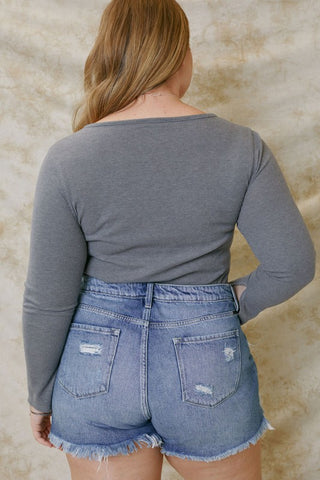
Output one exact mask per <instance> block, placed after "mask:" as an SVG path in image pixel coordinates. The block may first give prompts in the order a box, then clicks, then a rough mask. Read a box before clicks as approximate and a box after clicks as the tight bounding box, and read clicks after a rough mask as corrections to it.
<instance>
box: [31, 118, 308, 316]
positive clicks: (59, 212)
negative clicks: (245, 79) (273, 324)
mask: <svg viewBox="0 0 320 480" xmlns="http://www.w3.org/2000/svg"><path fill="white" fill-rule="evenodd" d="M66 206H68V207H69V208H66ZM34 209H35V210H34V212H35V213H34V225H33V228H32V230H33V236H34V238H38V239H40V240H39V243H37V244H36V243H32V245H35V249H36V251H34V252H32V251H31V258H30V271H29V275H28V279H27V282H26V292H25V296H26V305H27V306H28V305H29V306H31V305H39V304H41V303H42V304H43V306H44V307H46V308H48V306H49V305H50V304H51V303H52V305H55V308H57V305H56V299H57V298H59V299H60V301H62V303H61V304H60V308H61V309H66V308H67V306H68V305H70V304H71V305H72V304H74V303H75V302H76V297H77V293H78V289H79V284H80V281H81V276H82V272H83V269H84V272H85V273H87V274H88V275H91V276H95V277H97V278H100V279H102V280H104V281H106V282H110V283H116V282H148V281H149V282H163V283H176V284H209V283H226V282H228V273H229V262H230V245H231V242H232V238H233V232H234V227H235V225H236V224H238V227H239V229H240V231H241V232H242V233H243V235H244V236H245V237H246V239H247V241H248V242H249V244H250V246H251V248H252V249H253V251H254V253H255V255H256V256H257V258H258V260H259V261H260V262H261V265H260V266H259V267H258V269H257V270H256V271H255V272H253V273H251V275H250V276H248V277H244V278H242V279H238V280H237V281H236V283H242V284H245V285H247V289H246V291H245V293H244V294H243V295H242V297H241V300H242V304H241V312H240V315H241V319H242V322H245V321H247V320H248V319H250V318H252V317H254V316H255V315H257V314H258V313H259V312H260V311H261V310H262V309H264V308H266V307H268V306H271V305H274V304H277V303H279V302H281V301H283V300H285V299H286V298H289V297H290V296H291V295H292V294H293V293H295V291H297V290H298V289H299V288H301V284H303V283H305V282H307V281H308V280H309V278H310V277H311V276H312V275H313V268H314V267H313V245H312V242H311V240H310V236H309V233H308V232H307V230H306V227H305V225H304V222H303V220H302V218H301V215H300V213H299V211H298V209H297V207H296V206H295V204H294V202H293V200H292V198H291V195H290V193H289V190H288V187H287V185H286V184H285V181H284V179H283V177H282V173H281V171H280V169H279V167H278V164H277V162H276V160H275V159H274V157H273V155H272V153H271V151H270V150H269V148H268V147H267V146H266V145H265V143H264V142H263V141H262V140H261V138H260V136H259V135H258V134H257V133H256V132H254V131H252V130H251V129H249V128H247V127H244V126H240V125H237V124H234V123H232V122H229V121H227V120H224V119H222V118H220V117H218V116H216V115H215V114H213V113H207V114H196V115H186V116H180V117H167V118H165V117H162V118H160V117H158V118H156V117H154V118H139V119H135V120H121V121H106V122H100V123H99V122H98V123H92V124H88V125H87V126H85V127H84V128H83V129H82V130H80V131H79V132H76V133H74V134H72V135H70V136H68V137H65V138H63V139H61V140H60V141H58V142H56V144H54V145H53V146H52V147H51V148H50V150H49V152H48V154H47V156H46V158H45V160H44V162H43V165H42V168H41V171H40V174H39V180H38V187H37V193H36V196H35V205H34ZM45 239H49V241H50V256H49V257H48V255H47V252H48V248H49V247H48V245H47V242H46V241H45ZM59 239H60V241H59ZM66 240H67V241H66ZM42 250H43V251H42ZM62 252H63V254H62ZM301 252H303V254H302V253H301ZM59 258H61V259H63V261H61V262H59ZM79 260H80V261H79ZM58 267H59V268H58ZM48 268H49V270H52V271H55V277H54V278H53V280H54V283H55V284H56V286H57V288H58V289H59V291H62V290H63V291H64V292H69V295H68V296H67V298H63V299H62V298H61V296H59V295H58V292H57V291H55V289H54V288H52V285H50V288H48V287H49V285H47V282H46V281H45V280H44V278H42V275H41V272H43V271H44V270H45V269H48ZM51 281H52V278H51V279H50V282H51ZM64 287H66V288H64ZM34 292H36V294H34ZM33 295H35V297H36V298H34V296H33ZM51 296H52V301H50V298H49V297H51ZM31 313H32V314H33V317H34V316H36V315H37V312H36V311H32V312H31V311H30V314H31Z"/></svg>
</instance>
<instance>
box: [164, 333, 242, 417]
mask: <svg viewBox="0 0 320 480" xmlns="http://www.w3.org/2000/svg"><path fill="white" fill-rule="evenodd" d="M231 333H232V334H231ZM231 337H235V338H236V341H237V349H238V350H239V360H238V366H237V373H236V380H235V385H234V388H233V390H232V391H231V392H230V393H229V394H228V395H226V396H224V397H223V398H222V399H221V400H219V401H218V402H216V403H213V404H204V403H200V402H195V401H192V400H190V399H188V398H187V381H186V375H185V366H184V363H183V361H182V358H181V356H180V353H179V351H178V349H177V344H181V343H187V344H188V343H198V342H197V340H196V339H200V340H199V342H200V343H201V341H205V340H204V338H206V339H207V340H208V339H209V340H212V339H213V340H215V339H223V338H231ZM189 338H190V339H193V340H191V341H190V342H188V341H185V340H184V339H189ZM194 339H195V340H194ZM172 340H173V343H174V349H175V353H176V359H177V363H178V370H179V377H180V386H181V393H182V401H183V402H185V403H189V404H191V405H196V406H198V407H207V408H208V407H209V408H214V407H216V406H218V405H220V404H221V403H222V402H224V401H225V400H227V399H228V398H229V397H231V396H232V395H234V394H235V393H236V391H237V389H238V386H239V382H240V378H241V370H242V354H241V342H240V335H239V330H229V331H228V332H220V333H214V334H209V335H198V336H192V337H174V338H173V339H172Z"/></svg>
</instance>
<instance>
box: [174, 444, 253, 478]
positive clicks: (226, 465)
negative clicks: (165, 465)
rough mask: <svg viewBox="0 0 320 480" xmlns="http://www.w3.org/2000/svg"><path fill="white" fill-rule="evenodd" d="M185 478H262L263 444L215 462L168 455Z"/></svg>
mask: <svg viewBox="0 0 320 480" xmlns="http://www.w3.org/2000/svg"><path fill="white" fill-rule="evenodd" d="M166 459H167V460H168V462H169V463H170V465H171V466H172V467H173V468H174V469H175V470H176V471H177V472H178V473H179V474H180V475H181V476H182V477H183V479H184V480H261V445H260V441H258V442H257V443H256V444H255V445H251V446H250V447H249V448H247V449H245V450H242V451H241V452H240V453H237V454H235V455H231V456H229V457H227V458H224V459H222V460H216V461H213V462H199V461H194V460H187V459H182V458H179V457H174V456H172V455H166Z"/></svg>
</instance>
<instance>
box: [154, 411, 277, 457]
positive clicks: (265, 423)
mask: <svg viewBox="0 0 320 480" xmlns="http://www.w3.org/2000/svg"><path fill="white" fill-rule="evenodd" d="M266 430H275V428H274V427H273V426H272V425H270V423H269V422H268V420H267V419H266V418H265V417H263V420H262V422H261V425H260V427H259V430H258V431H257V433H256V434H255V435H254V436H253V437H251V438H250V439H249V440H248V441H247V442H245V443H242V444H241V445H239V446H237V447H234V448H231V449H230V450H227V451H226V452H224V453H222V454H220V455H214V456H212V457H203V456H197V455H185V454H183V453H179V452H174V451H169V450H166V448H162V449H161V450H160V451H161V453H163V454H165V455H172V456H175V457H179V458H184V459H187V460H197V461H202V462H212V461H215V460H222V459H223V458H226V457H229V456H230V455H235V454H236V453H239V452H241V451H242V450H245V449H246V448H248V447H249V446H250V444H252V445H254V444H256V443H257V441H258V440H259V439H260V437H262V435H263V434H264V433H265V432H266Z"/></svg>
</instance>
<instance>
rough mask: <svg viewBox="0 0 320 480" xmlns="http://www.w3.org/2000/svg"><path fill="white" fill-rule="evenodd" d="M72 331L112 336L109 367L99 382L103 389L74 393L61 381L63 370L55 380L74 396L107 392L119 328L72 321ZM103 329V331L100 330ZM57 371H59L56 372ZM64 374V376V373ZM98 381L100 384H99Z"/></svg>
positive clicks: (81, 396)
mask: <svg viewBox="0 0 320 480" xmlns="http://www.w3.org/2000/svg"><path fill="white" fill-rule="evenodd" d="M71 329H72V330H74V331H79V330H84V331H88V332H89V333H100V334H103V335H108V336H109V337H113V338H112V340H111V345H112V347H111V348H112V350H111V355H110V357H109V362H108V364H109V369H108V372H107V376H106V377H105V380H104V381H103V382H101V383H102V384H103V386H104V389H103V390H100V391H95V392H90V393H80V394H79V393H75V392H74V391H72V390H70V388H71V387H70V388H68V386H67V385H66V383H63V380H62V379H61V376H63V370H62V371H61V372H60V375H58V378H57V381H58V383H59V384H60V385H61V387H62V388H63V389H64V390H65V391H66V392H67V393H68V394H70V395H71V396H72V397H74V398H79V399H81V398H89V397H95V396H97V395H103V394H106V393H108V391H109V386H110V380H111V374H112V370H113V364H114V358H115V355H116V351H117V348H118V343H119V337H120V332H121V330H120V329H118V328H112V327H100V326H95V325H84V324H80V323H74V324H72V325H71V327H70V330H71ZM102 330H104V331H102ZM58 373H59V372H58ZM64 376H66V375H65V374H64ZM101 383H100V385H101ZM73 388H74V387H73Z"/></svg>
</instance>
